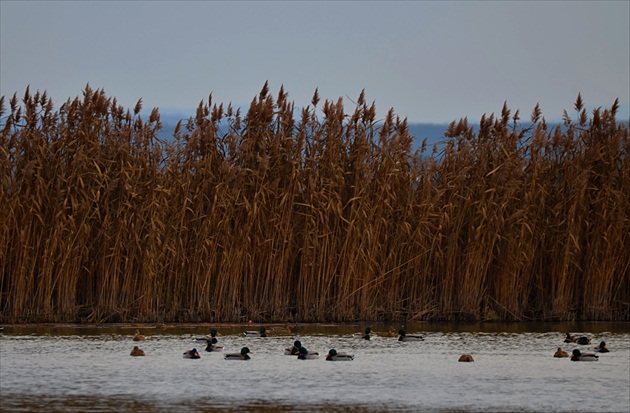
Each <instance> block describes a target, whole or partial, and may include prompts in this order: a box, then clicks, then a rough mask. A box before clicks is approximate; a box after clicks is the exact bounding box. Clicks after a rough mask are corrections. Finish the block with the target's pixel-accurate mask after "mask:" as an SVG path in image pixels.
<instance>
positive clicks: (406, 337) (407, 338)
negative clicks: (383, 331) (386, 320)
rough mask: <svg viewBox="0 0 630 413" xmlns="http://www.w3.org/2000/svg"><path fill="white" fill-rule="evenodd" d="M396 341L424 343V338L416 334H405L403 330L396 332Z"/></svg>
mask: <svg viewBox="0 0 630 413" xmlns="http://www.w3.org/2000/svg"><path fill="white" fill-rule="evenodd" d="M398 341H424V337H422V336H420V335H416V334H407V332H406V331H405V330H400V331H399V332H398Z"/></svg>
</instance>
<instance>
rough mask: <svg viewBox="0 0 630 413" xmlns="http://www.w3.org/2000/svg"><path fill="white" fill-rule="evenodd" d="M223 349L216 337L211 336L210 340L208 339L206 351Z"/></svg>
mask: <svg viewBox="0 0 630 413" xmlns="http://www.w3.org/2000/svg"><path fill="white" fill-rule="evenodd" d="M221 350H223V346H222V345H220V344H218V341H217V339H216V338H214V337H213V338H211V339H209V340H206V351H221Z"/></svg>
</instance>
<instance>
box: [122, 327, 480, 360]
mask: <svg viewBox="0 0 630 413" xmlns="http://www.w3.org/2000/svg"><path fill="white" fill-rule="evenodd" d="M275 331H276V329H274V332H275ZM289 332H291V331H290V330H289ZM217 334H218V332H217V330H216V329H212V330H211V331H210V336H204V337H195V338H194V341H196V342H198V343H206V349H205V350H206V351H207V352H213V351H222V350H223V346H222V345H220V344H219V342H218V339H217ZM243 335H244V336H245V337H267V329H266V328H265V327H261V328H260V330H257V331H256V330H248V331H245V332H244V333H243ZM378 335H379V336H381V337H392V336H394V335H393V334H392V332H391V331H389V332H387V333H379V334H378ZM397 335H398V341H404V342H406V341H424V337H423V336H421V335H416V334H407V332H406V331H405V330H402V329H401V330H399V331H398V334H397ZM353 337H354V338H358V339H363V340H370V339H371V338H372V329H371V328H370V327H367V328H366V329H365V330H364V331H363V332H359V333H354V334H353ZM133 340H134V341H144V340H146V337H145V336H143V335H142V334H140V331H139V330H136V331H135V335H134V337H133ZM250 354H253V353H252V352H251V351H250V350H249V348H248V347H243V348H242V349H241V351H240V352H238V353H227V354H225V356H223V358H224V359H225V360H250V359H251V357H250ZM284 354H285V355H288V356H297V358H298V359H299V360H313V359H317V358H319V353H318V352H315V351H309V350H308V349H307V348H306V347H304V346H303V345H302V342H301V341H300V340H295V341H294V342H293V346H291V347H287V348H285V349H284ZM130 355H131V356H134V357H137V356H144V355H145V353H144V351H143V350H142V349H141V348H139V347H138V346H134V348H133V350H131V353H130ZM183 356H184V358H186V359H199V358H201V355H200V354H199V351H198V350H197V349H196V348H193V349H191V350H186V351H185V352H184V353H183ZM326 360H328V361H352V360H354V354H348V353H344V352H339V351H337V349H334V348H332V349H330V350H329V351H328V354H326ZM458 361H460V362H473V361H475V360H474V359H473V357H472V356H471V355H470V354H462V355H461V356H460V358H459V360H458Z"/></svg>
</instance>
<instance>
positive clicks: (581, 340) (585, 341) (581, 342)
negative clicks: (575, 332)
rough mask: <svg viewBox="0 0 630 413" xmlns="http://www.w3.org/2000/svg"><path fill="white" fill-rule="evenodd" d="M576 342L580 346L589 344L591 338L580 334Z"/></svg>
mask: <svg viewBox="0 0 630 413" xmlns="http://www.w3.org/2000/svg"><path fill="white" fill-rule="evenodd" d="M577 343H578V344H579V345H581V346H586V345H589V344H591V339H590V338H588V337H585V336H581V337H580V338H578V339H577Z"/></svg>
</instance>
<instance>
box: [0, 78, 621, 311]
mask: <svg viewBox="0 0 630 413" xmlns="http://www.w3.org/2000/svg"><path fill="white" fill-rule="evenodd" d="M0 106H1V108H0V118H1V119H0V120H1V123H0V128H1V135H0V165H1V168H2V169H1V172H0V184H1V186H2V191H0V311H1V314H0V320H1V321H2V322H64V321H70V322H73V321H74V322H200V321H205V322H241V321H248V320H253V321H257V322H280V321H282V322H287V321H291V322H293V321H350V320H509V321H517V320H521V321H522V320H563V321H575V320H624V321H628V320H630V281H629V277H628V274H629V273H630V235H629V234H630V160H629V156H628V153H629V150H630V139H629V138H628V123H627V122H625V121H624V122H618V121H617V120H616V113H617V110H618V103H617V101H615V102H614V103H613V105H612V106H611V107H610V108H607V109H597V110H594V111H593V112H592V113H587V112H586V110H585V109H584V103H583V102H582V99H581V97H580V96H578V99H577V101H576V102H575V104H574V110H575V112H574V115H573V117H572V116H571V115H569V114H568V113H567V112H565V113H564V121H563V123H562V124H561V125H557V126H553V127H550V126H548V125H547V123H546V121H545V119H544V118H543V117H542V114H541V111H540V109H539V107H538V106H536V107H535V108H534V110H533V112H532V114H531V119H529V120H528V121H527V122H522V121H521V119H520V117H519V113H518V111H517V112H515V113H513V114H512V113H511V110H510V109H509V108H507V106H504V107H503V109H502V110H501V113H500V114H499V115H497V116H495V115H494V114H492V115H489V116H484V117H482V119H481V120H480V122H479V123H478V124H477V125H474V126H473V125H471V124H469V123H468V120H467V119H461V120H460V121H457V122H453V123H451V125H450V126H449V128H448V131H447V132H446V134H445V138H444V139H445V140H444V143H443V145H441V146H436V147H434V148H433V150H431V148H426V145H424V144H423V145H422V147H421V148H420V149H419V150H416V151H414V150H413V138H412V136H410V134H409V131H408V128H407V122H406V120H405V119H400V118H399V117H398V116H396V115H395V113H394V112H393V111H389V112H388V113H387V114H386V115H385V117H384V118H382V119H381V118H377V115H376V110H375V106H374V104H373V103H372V104H370V103H368V102H367V100H366V98H365V94H364V93H363V92H362V93H361V94H360V96H359V97H358V99H357V102H356V104H355V105H354V108H353V110H351V111H347V110H346V108H345V107H344V105H343V104H342V101H341V99H339V100H337V101H332V100H326V101H324V102H323V103H322V102H321V101H320V97H319V95H318V93H317V91H315V94H314V96H313V99H312V102H311V103H310V105H308V106H306V107H304V108H302V109H296V108H295V104H294V103H293V102H292V101H290V100H289V98H288V94H287V93H286V91H284V89H283V88H281V89H280V91H279V92H278V94H277V96H272V95H271V94H270V91H269V87H268V85H267V84H265V85H264V87H263V89H262V90H261V91H260V93H259V94H258V95H257V96H255V97H254V99H253V100H252V102H251V105H250V106H249V109H248V110H247V113H245V114H242V113H241V112H240V110H237V109H235V108H233V107H232V106H231V105H227V106H224V105H223V104H222V103H220V104H216V103H213V102H212V96H209V98H208V100H207V101H202V102H201V103H200V104H199V107H198V108H197V112H196V115H195V116H193V117H191V118H190V119H188V120H184V121H182V122H180V124H179V125H178V126H177V128H176V130H175V132H174V134H173V137H172V138H171V139H167V140H160V138H159V137H158V132H159V131H160V130H161V128H162V125H161V122H160V114H159V111H158V110H157V109H153V111H151V113H150V115H149V116H148V117H145V118H144V119H143V117H142V116H141V111H142V101H141V100H140V101H138V104H137V105H136V106H135V107H134V108H133V109H132V110H130V109H125V108H123V107H122V106H121V105H119V104H118V103H117V101H116V99H115V98H111V97H108V96H106V94H105V93H104V91H103V90H94V89H92V88H91V87H90V86H89V85H88V86H86V88H85V90H84V92H83V95H82V96H81V97H77V98H75V99H69V100H67V101H66V102H65V103H63V104H62V105H61V106H60V107H59V108H58V109H55V107H54V105H53V103H52V100H51V99H50V97H49V96H47V94H46V93H45V92H44V93H40V92H37V93H35V94H32V93H31V92H30V91H29V90H28V89H27V90H26V92H25V94H24V96H23V98H21V99H19V98H18V97H17V95H14V96H13V97H11V98H10V99H8V100H6V99H5V97H2V101H1V102H0Z"/></svg>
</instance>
